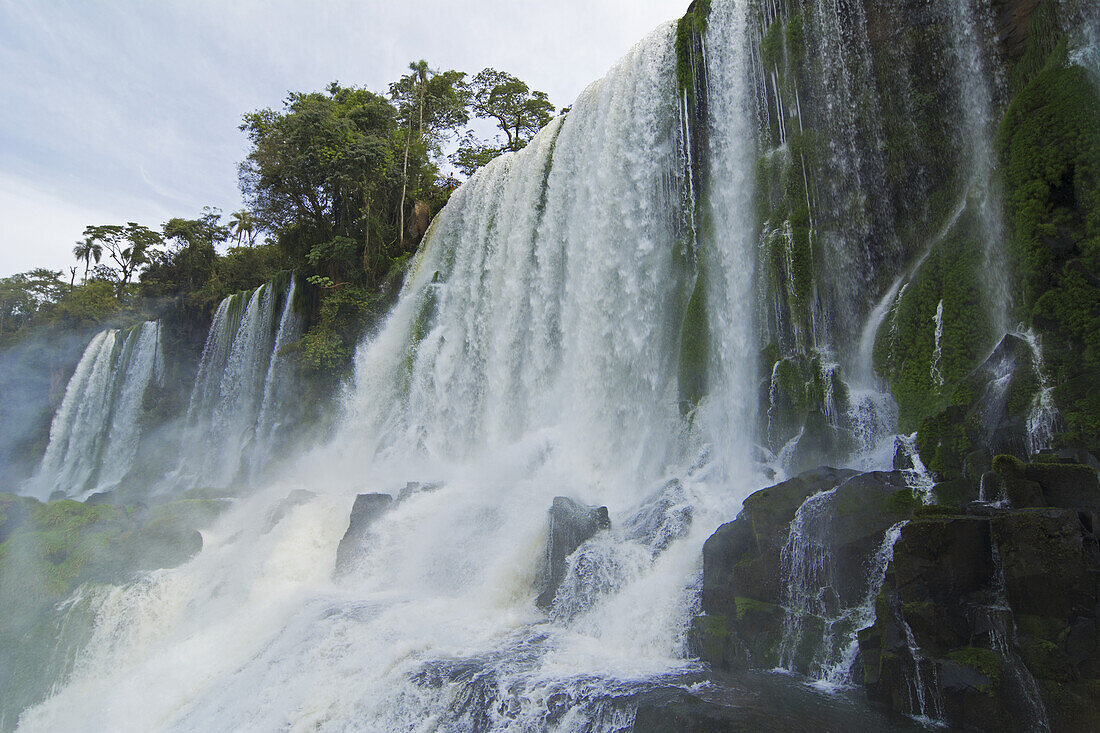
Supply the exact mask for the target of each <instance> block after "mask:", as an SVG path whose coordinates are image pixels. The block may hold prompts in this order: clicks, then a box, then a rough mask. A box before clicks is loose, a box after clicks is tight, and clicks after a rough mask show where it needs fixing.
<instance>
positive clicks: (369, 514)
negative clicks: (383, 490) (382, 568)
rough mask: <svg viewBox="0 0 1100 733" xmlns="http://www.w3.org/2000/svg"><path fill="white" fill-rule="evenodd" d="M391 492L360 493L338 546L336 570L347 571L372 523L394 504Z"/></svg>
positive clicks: (339, 571)
mask: <svg viewBox="0 0 1100 733" xmlns="http://www.w3.org/2000/svg"><path fill="white" fill-rule="evenodd" d="M393 503H394V500H393V497H392V496H390V495H389V494H359V495H358V496H356V497H355V503H354V504H353V505H352V507H351V517H350V518H349V520H348V529H347V531H346V532H344V536H343V538H341V540H340V546H339V547H337V548H336V572H337V573H343V572H346V571H347V570H348V569H350V567H351V566H352V564H353V562H354V560H355V557H356V556H357V555H358V554H359V551H360V550H361V549H362V547H363V543H364V542H365V540H366V539H367V535H368V533H369V532H370V528H371V525H372V524H374V522H375V520H377V519H378V518H379V517H380V516H382V515H383V514H385V513H386V512H387V511H388V510H389V509H390V507H391V506H392V505H393Z"/></svg>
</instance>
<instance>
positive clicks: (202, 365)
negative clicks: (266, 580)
mask: <svg viewBox="0 0 1100 733" xmlns="http://www.w3.org/2000/svg"><path fill="white" fill-rule="evenodd" d="M295 287H296V285H295V280H294V277H293V276H289V277H285V278H280V279H277V280H275V281H272V282H270V283H265V284H264V285H261V286H260V287H258V288H256V289H255V290H252V291H246V292H241V293H235V294H233V295H230V296H229V297H227V298H225V299H224V300H222V302H221V303H220V304H219V305H218V309H217V311H216V312H215V313H214V319H213V322H212V323H211V324H210V331H209V333H208V335H207V337H206V344H205V346H204V347H203V352H202V358H201V359H200V361H199V368H198V373H197V374H196V376H195V385H194V387H193V389H192V391H191V398H190V401H189V404H188V408H187V418H186V425H185V426H184V428H183V438H182V444H181V447H180V463H179V465H178V468H177V472H176V480H177V481H178V482H180V483H182V484H184V485H190V486H198V485H211V486H220V487H224V486H228V485H229V484H231V483H233V482H235V481H241V480H245V479H247V478H248V477H249V476H251V475H253V474H255V473H258V472H260V471H261V470H262V467H263V465H264V462H265V461H266V460H267V459H268V458H269V457H270V456H271V455H272V454H273V452H274V451H275V450H276V449H277V447H278V443H279V440H280V438H281V436H282V433H283V432H284V431H285V427H286V426H285V425H284V423H283V413H282V411H283V410H284V408H286V407H287V405H288V404H289V398H290V397H291V396H292V395H291V386H290V385H291V384H292V379H293V376H294V374H293V368H292V365H291V363H290V361H289V359H288V358H287V357H286V355H285V354H282V353H280V352H281V351H282V350H283V348H284V347H286V346H287V345H288V344H290V343H292V342H293V341H295V340H297V338H298V337H299V336H300V335H301V332H302V327H303V319H302V317H301V316H300V315H298V314H297V313H295V311H294V292H295Z"/></svg>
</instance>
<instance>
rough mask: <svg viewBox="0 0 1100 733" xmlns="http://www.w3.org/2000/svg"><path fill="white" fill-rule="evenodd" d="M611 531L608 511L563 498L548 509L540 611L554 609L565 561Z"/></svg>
mask: <svg viewBox="0 0 1100 733" xmlns="http://www.w3.org/2000/svg"><path fill="white" fill-rule="evenodd" d="M610 527H611V520H610V519H609V518H608V516H607V507H605V506H600V507H595V506H586V505H584V504H581V503H579V502H576V501H574V500H572V499H570V498H568V497H565V496H557V497H554V503H553V505H552V506H551V507H550V512H549V521H548V528H547V534H546V550H545V552H544V553H543V557H542V564H541V567H540V568H539V573H538V580H537V588H536V590H537V593H538V598H537V601H536V603H537V604H538V606H539V608H543V609H549V608H550V607H551V606H553V605H554V594H556V593H557V591H558V586H560V585H561V582H562V580H564V579H565V560H566V558H567V557H569V556H570V555H572V554H573V553H574V552H575V551H576V550H577V548H578V547H580V546H581V545H583V544H584V543H585V542H587V541H588V540H589V539H591V538H592V536H593V535H595V534H596V533H597V532H599V531H600V530H601V529H608V528H610Z"/></svg>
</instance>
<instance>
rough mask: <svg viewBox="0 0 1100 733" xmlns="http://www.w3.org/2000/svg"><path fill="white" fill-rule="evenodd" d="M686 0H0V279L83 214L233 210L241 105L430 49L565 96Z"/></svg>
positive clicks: (449, 64)
mask: <svg viewBox="0 0 1100 733" xmlns="http://www.w3.org/2000/svg"><path fill="white" fill-rule="evenodd" d="M687 5H688V0H540V1H538V2H534V1H531V0H451V1H450V2H445V1H442V0H420V1H419V2H403V1H401V0H359V1H358V2H355V1H353V0H323V1H322V0H314V1H308V2H307V1H305V0H293V1H292V0H156V1H155V2H154V1H153V0H68V1H66V0H0V69H2V70H3V71H2V73H0V100H3V101H2V102H0V105H2V108H3V113H0V277H6V276H8V275H11V274H13V273H16V272H21V271H24V270H28V269H30V268H32V267H39V266H47V267H51V268H53V269H57V270H66V268H67V267H68V266H69V265H71V264H73V258H72V255H71V250H72V246H73V244H74V243H75V242H76V240H77V239H79V238H80V234H81V232H82V231H83V229H84V227H85V226H86V225H89V224H113V223H124V222H126V221H137V222H139V223H141V224H145V225H147V226H150V227H156V226H159V225H160V224H161V223H163V222H164V221H166V220H167V219H168V218H170V217H173V216H182V217H194V216H197V215H198V214H199V212H200V210H201V209H202V207H203V206H204V205H212V206H217V207H219V208H220V209H222V210H223V211H224V212H225V213H226V214H229V213H231V212H233V211H235V210H237V209H238V208H240V205H241V202H240V194H239V192H238V190H237V163H238V162H239V161H240V160H241V159H242V158H243V157H244V155H245V152H246V145H245V142H246V141H245V138H244V135H243V133H241V132H240V131H239V130H238V129H237V127H238V125H239V124H240V120H241V116H242V115H243V114H245V113H246V112H249V111H252V110H255V109H259V108H261V107H278V106H280V105H281V103H282V100H283V98H284V96H285V94H286V92H287V91H288V90H295V91H313V90H319V89H323V88H324V87H325V86H326V85H327V84H328V83H329V82H330V81H333V80H338V81H340V82H341V83H342V84H345V85H355V86H364V87H367V88H369V89H371V90H374V91H377V92H384V91H385V90H386V89H387V86H388V84H389V82H391V81H393V80H395V79H397V78H398V77H399V76H401V75H402V74H403V73H405V70H406V67H407V66H408V63H409V62H410V61H413V60H416V59H420V58H424V59H427V61H428V63H429V64H430V65H431V66H432V68H436V69H459V70H462V71H466V72H469V73H471V74H473V73H476V72H477V71H478V70H480V69H482V68H484V67H486V66H492V67H494V68H497V69H501V70H504V71H508V72H511V73H513V74H515V75H516V76H518V77H519V78H521V79H523V80H524V81H526V82H527V83H528V84H530V85H531V86H532V87H533V88H535V89H542V90H544V91H546V92H547V93H549V95H550V100H551V101H552V102H553V103H554V104H555V105H556V106H558V107H563V106H566V105H569V104H572V102H573V100H574V98H575V97H576V96H577V95H578V94H579V93H580V91H581V90H582V89H583V88H584V87H585V86H586V85H587V84H588V83H589V82H591V81H593V80H595V79H598V78H599V77H601V76H603V74H604V72H605V71H606V70H607V69H608V68H609V67H610V66H611V64H612V63H614V61H615V60H616V59H617V58H619V57H620V56H622V55H623V54H624V53H625V52H626V51H627V50H628V49H629V48H630V47H631V46H632V45H634V43H635V42H637V41H638V40H640V39H641V38H642V37H643V36H644V35H646V33H648V32H649V31H650V30H652V29H653V28H655V27H657V26H658V25H660V24H661V23H663V22H664V21H667V20H671V19H673V18H676V17H678V16H680V15H681V14H683V12H684V10H685V9H686V7H687Z"/></svg>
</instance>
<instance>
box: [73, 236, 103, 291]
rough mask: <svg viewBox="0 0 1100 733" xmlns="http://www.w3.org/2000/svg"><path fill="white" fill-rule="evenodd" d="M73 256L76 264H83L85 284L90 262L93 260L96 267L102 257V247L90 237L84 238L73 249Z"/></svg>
mask: <svg viewBox="0 0 1100 733" xmlns="http://www.w3.org/2000/svg"><path fill="white" fill-rule="evenodd" d="M73 256H74V257H76V260H77V262H81V261H83V262H84V282H87V281H88V269H89V268H90V267H91V265H92V260H95V263H96V264H97V265H98V264H99V260H100V259H101V258H102V257H103V245H102V244H100V243H99V242H97V241H96V240H94V239H92V238H91V237H85V238H84V239H83V241H80V242H77V243H76V246H75V247H73Z"/></svg>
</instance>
